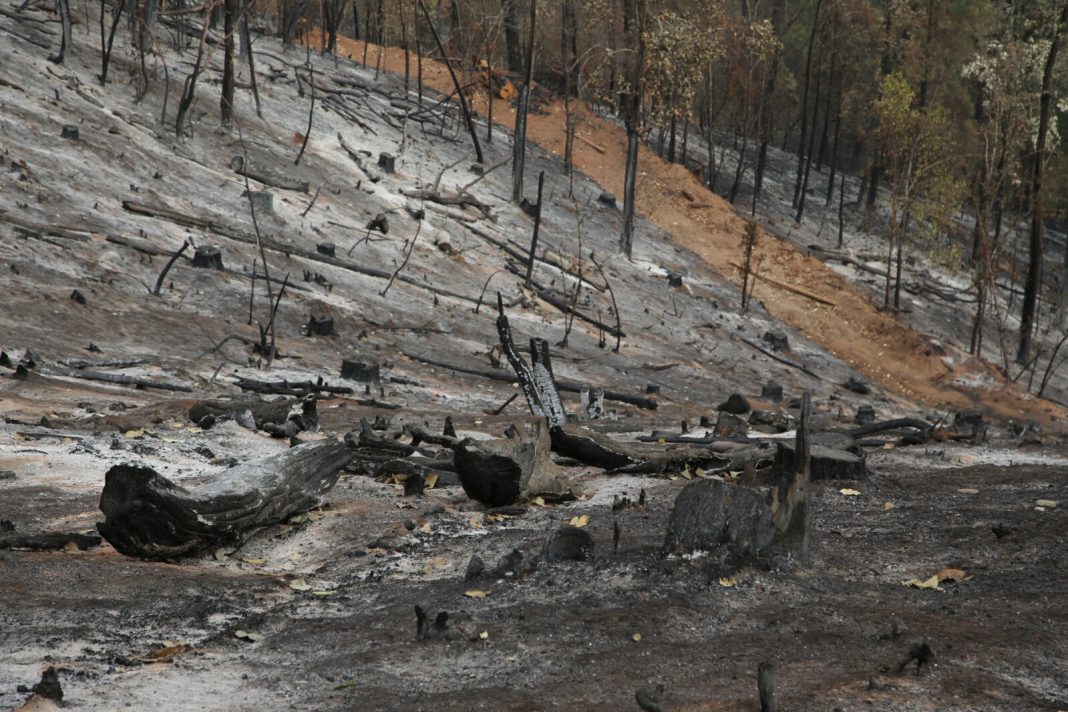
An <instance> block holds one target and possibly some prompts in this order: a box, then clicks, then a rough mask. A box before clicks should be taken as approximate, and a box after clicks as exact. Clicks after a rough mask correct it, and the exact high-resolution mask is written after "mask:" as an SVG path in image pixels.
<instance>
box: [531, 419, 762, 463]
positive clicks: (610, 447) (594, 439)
mask: <svg viewBox="0 0 1068 712" xmlns="http://www.w3.org/2000/svg"><path fill="white" fill-rule="evenodd" d="M551 435H552V443H553V452H555V453H557V454H558V455H562V456H563V457H569V458H571V459H573V460H578V461H579V462H581V463H583V464H586V465H592V466H594V467H600V468H603V469H605V470H608V471H610V472H614V473H617V474H655V473H660V472H678V471H681V470H683V469H685V468H690V469H691V470H694V471H696V470H699V469H700V470H706V471H713V472H715V471H726V470H732V469H737V470H740V469H742V468H743V467H745V466H746V465H747V464H752V465H753V466H755V467H761V466H764V465H768V464H771V463H772V461H773V459H774V456H775V450H774V445H773V444H772V443H760V442H756V443H753V444H752V446H742V447H739V448H736V449H730V450H727V451H726V452H722V451H720V450H718V449H716V447H715V446H716V445H717V444H719V443H721V442H723V441H724V439H723V438H717V439H716V440H714V441H712V447H698V446H691V447H676V448H672V447H668V448H664V447H660V448H654V447H642V446H638V445H636V444H633V443H627V442H621V441H619V440H615V439H613V438H611V437H609V436H607V435H604V434H603V433H598V432H597V431H595V430H590V429H589V428H583V427H580V426H576V425H562V426H560V427H556V428H553V429H552V432H551Z"/></svg>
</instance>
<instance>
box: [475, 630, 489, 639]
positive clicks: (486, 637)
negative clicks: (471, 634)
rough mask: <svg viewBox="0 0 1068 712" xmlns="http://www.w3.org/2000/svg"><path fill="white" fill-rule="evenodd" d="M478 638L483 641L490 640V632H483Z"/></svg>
mask: <svg viewBox="0 0 1068 712" xmlns="http://www.w3.org/2000/svg"><path fill="white" fill-rule="evenodd" d="M478 637H479V638H480V639H482V640H489V631H488V630H484V631H482V632H481V633H479V634H478Z"/></svg>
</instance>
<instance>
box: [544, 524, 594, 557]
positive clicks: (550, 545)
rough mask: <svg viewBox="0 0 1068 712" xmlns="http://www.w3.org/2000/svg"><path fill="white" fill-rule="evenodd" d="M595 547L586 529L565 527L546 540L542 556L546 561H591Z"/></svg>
mask: <svg viewBox="0 0 1068 712" xmlns="http://www.w3.org/2000/svg"><path fill="white" fill-rule="evenodd" d="M593 547H594V542H593V537H592V536H591V535H590V533H589V532H588V531H586V530H585V529H584V528H581V527H572V526H563V527H560V528H559V529H557V530H556V531H554V532H553V533H552V534H550V535H549V537H548V538H547V539H546V540H545V545H544V546H543V547H542V550H541V555H542V557H543V558H544V559H545V560H546V561H591V560H593Z"/></svg>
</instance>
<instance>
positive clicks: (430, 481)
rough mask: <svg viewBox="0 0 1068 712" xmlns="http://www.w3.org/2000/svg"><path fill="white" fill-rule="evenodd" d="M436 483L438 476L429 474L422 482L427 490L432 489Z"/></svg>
mask: <svg viewBox="0 0 1068 712" xmlns="http://www.w3.org/2000/svg"><path fill="white" fill-rule="evenodd" d="M437 483H438V476H437V474H435V473H431V474H429V475H427V476H426V478H425V479H424V480H423V485H424V486H425V487H426V488H427V489H434V485H436V484H437Z"/></svg>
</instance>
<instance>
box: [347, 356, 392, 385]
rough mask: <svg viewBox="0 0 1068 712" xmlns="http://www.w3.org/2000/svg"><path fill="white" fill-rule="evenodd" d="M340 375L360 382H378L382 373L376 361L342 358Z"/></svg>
mask: <svg viewBox="0 0 1068 712" xmlns="http://www.w3.org/2000/svg"><path fill="white" fill-rule="evenodd" d="M341 377H342V378H347V379H349V380H351V381H360V382H361V383H378V382H379V381H381V380H382V374H381V371H380V368H379V366H378V362H377V361H362V360H360V359H349V358H346V359H342V360H341Z"/></svg>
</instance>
